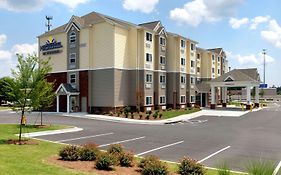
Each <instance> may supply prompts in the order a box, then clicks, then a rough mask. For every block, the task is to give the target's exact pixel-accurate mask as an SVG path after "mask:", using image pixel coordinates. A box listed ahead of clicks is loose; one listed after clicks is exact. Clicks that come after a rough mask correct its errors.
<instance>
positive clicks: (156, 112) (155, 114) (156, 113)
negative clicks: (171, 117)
mask: <svg viewBox="0 0 281 175" xmlns="http://www.w3.org/2000/svg"><path fill="white" fill-rule="evenodd" d="M158 114H159V111H158V110H157V111H155V112H154V114H153V117H154V119H156V118H157V117H158Z"/></svg>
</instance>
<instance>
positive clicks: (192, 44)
mask: <svg viewBox="0 0 281 175" xmlns="http://www.w3.org/2000/svg"><path fill="white" fill-rule="evenodd" d="M191 46H193V49H192V47H191ZM194 47H195V44H194V43H190V50H191V51H195V48H194Z"/></svg>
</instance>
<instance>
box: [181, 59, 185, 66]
mask: <svg viewBox="0 0 281 175" xmlns="http://www.w3.org/2000/svg"><path fill="white" fill-rule="evenodd" d="M181 65H182V66H184V65H185V59H184V58H181Z"/></svg>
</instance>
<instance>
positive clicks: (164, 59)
mask: <svg viewBox="0 0 281 175" xmlns="http://www.w3.org/2000/svg"><path fill="white" fill-rule="evenodd" d="M160 64H166V58H165V57H163V56H160Z"/></svg>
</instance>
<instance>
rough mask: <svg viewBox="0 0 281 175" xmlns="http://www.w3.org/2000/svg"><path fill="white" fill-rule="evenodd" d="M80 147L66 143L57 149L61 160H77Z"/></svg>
mask: <svg viewBox="0 0 281 175" xmlns="http://www.w3.org/2000/svg"><path fill="white" fill-rule="evenodd" d="M79 153H80V148H79V147H77V146H73V145H67V146H65V147H63V148H62V149H61V150H60V151H59V156H60V158H61V159H62V160H66V161H77V160H78V159H79Z"/></svg>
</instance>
